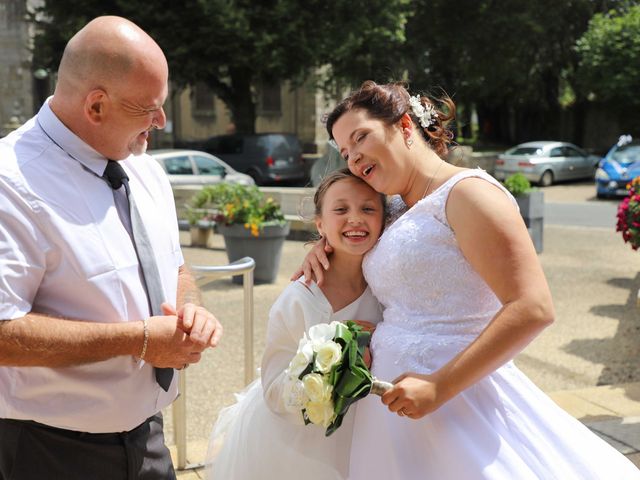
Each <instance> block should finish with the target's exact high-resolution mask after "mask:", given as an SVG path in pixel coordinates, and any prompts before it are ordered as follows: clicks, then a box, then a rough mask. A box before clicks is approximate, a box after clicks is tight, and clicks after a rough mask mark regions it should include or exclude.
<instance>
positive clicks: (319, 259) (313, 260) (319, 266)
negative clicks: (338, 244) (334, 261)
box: [291, 238, 333, 285]
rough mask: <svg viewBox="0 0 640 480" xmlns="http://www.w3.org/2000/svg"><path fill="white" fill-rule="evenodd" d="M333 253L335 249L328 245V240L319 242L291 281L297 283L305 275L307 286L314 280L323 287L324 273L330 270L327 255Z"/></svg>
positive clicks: (322, 239) (292, 276)
mask: <svg viewBox="0 0 640 480" xmlns="http://www.w3.org/2000/svg"><path fill="white" fill-rule="evenodd" d="M331 252H333V248H331V245H329V244H328V243H327V241H326V239H324V238H321V239H320V240H318V241H317V242H316V243H315V245H314V246H313V248H311V250H309V252H308V253H307V255H306V256H305V257H304V261H303V262H302V265H300V268H298V270H296V271H295V272H294V274H293V275H291V280H294V281H295V280H297V279H299V278H300V277H301V276H302V275H304V278H305V283H306V284H307V285H309V284H310V283H311V281H312V280H315V282H316V283H317V284H318V285H322V282H323V280H324V271H325V270H329V257H328V255H327V254H330V253H331Z"/></svg>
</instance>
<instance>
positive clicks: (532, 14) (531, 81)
mask: <svg viewBox="0 0 640 480" xmlns="http://www.w3.org/2000/svg"><path fill="white" fill-rule="evenodd" d="M602 3H607V2H602ZM596 8H599V6H598V5H597V4H596V2H593V1H592V0H539V1H535V2H531V1H529V0H457V1H453V2H452V1H450V0H446V1H445V0H419V1H418V2H416V11H415V13H414V15H413V17H411V19H410V21H409V23H408V25H407V39H408V41H407V42H408V44H409V45H408V50H409V51H410V52H411V54H410V56H411V61H412V63H411V65H410V73H409V78H411V79H412V80H413V82H414V86H415V87H416V88H418V89H427V88H428V87H429V86H431V85H436V86H440V87H442V88H444V90H445V91H447V92H448V93H449V94H450V95H453V96H454V100H456V102H457V103H458V104H459V105H461V106H462V107H463V112H462V113H463V115H464V112H465V111H467V112H468V111H469V110H470V106H471V105H474V106H475V107H476V109H477V111H478V114H479V120H480V123H481V132H480V133H481V134H482V135H483V136H484V139H485V140H488V141H493V142H500V143H513V142H516V141H520V140H523V139H531V138H534V137H544V136H547V135H550V136H551V135H553V134H557V131H558V129H559V122H560V117H561V115H562V111H561V110H562V108H561V105H560V102H559V98H560V97H562V96H563V93H564V89H566V88H571V86H572V85H573V83H574V76H573V74H572V72H573V71H574V70H573V67H572V66H573V65H575V64H576V61H577V60H576V59H577V56H576V53H575V51H574V49H573V46H574V44H575V41H576V39H578V38H579V37H580V35H581V34H582V33H583V32H584V31H585V30H586V28H587V25H588V21H589V19H590V18H591V16H592V15H593V12H594V9H596ZM465 107H466V108H465ZM463 122H464V119H463Z"/></svg>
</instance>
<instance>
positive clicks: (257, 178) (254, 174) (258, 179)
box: [247, 170, 262, 185]
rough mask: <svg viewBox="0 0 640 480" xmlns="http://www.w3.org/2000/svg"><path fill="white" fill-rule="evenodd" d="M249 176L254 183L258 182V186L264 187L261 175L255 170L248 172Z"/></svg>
mask: <svg viewBox="0 0 640 480" xmlns="http://www.w3.org/2000/svg"><path fill="white" fill-rule="evenodd" d="M247 175H249V176H250V177H251V178H253V181H254V182H256V185H262V178H261V177H260V173H258V172H257V171H255V170H249V171H248V172H247Z"/></svg>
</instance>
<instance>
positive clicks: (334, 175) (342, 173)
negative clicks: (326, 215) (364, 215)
mask: <svg viewBox="0 0 640 480" xmlns="http://www.w3.org/2000/svg"><path fill="white" fill-rule="evenodd" d="M348 178H349V179H355V180H358V181H359V182H362V183H365V184H366V182H365V181H364V180H362V179H361V178H360V177H357V176H355V175H354V174H353V173H351V171H350V170H349V169H348V168H342V169H340V170H334V171H333V172H330V173H328V174H327V175H326V176H325V177H324V178H323V179H322V181H321V182H320V184H319V185H318V187H317V188H316V193H315V194H314V196H313V204H314V206H315V214H316V217H318V216H320V215H321V214H322V202H323V201H324V196H325V194H326V193H327V190H329V187H331V185H333V184H334V183H336V182H339V181H340V180H345V179H348ZM379 195H380V203H381V204H382V211H383V215H384V212H385V211H386V203H387V202H386V196H385V195H384V194H382V193H379Z"/></svg>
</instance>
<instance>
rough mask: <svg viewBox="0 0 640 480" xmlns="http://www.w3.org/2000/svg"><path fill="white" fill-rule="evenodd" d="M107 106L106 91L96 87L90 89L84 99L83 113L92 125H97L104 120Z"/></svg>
mask: <svg viewBox="0 0 640 480" xmlns="http://www.w3.org/2000/svg"><path fill="white" fill-rule="evenodd" d="M108 108H109V97H108V96H107V93H106V92H105V91H104V90H102V89H100V88H97V89H95V90H91V91H90V92H89V93H88V94H87V96H86V97H85V100H84V114H85V115H86V117H87V119H88V120H89V122H91V123H92V124H93V125H99V124H101V123H102V122H103V121H104V118H105V116H106V114H107V110H108Z"/></svg>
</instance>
